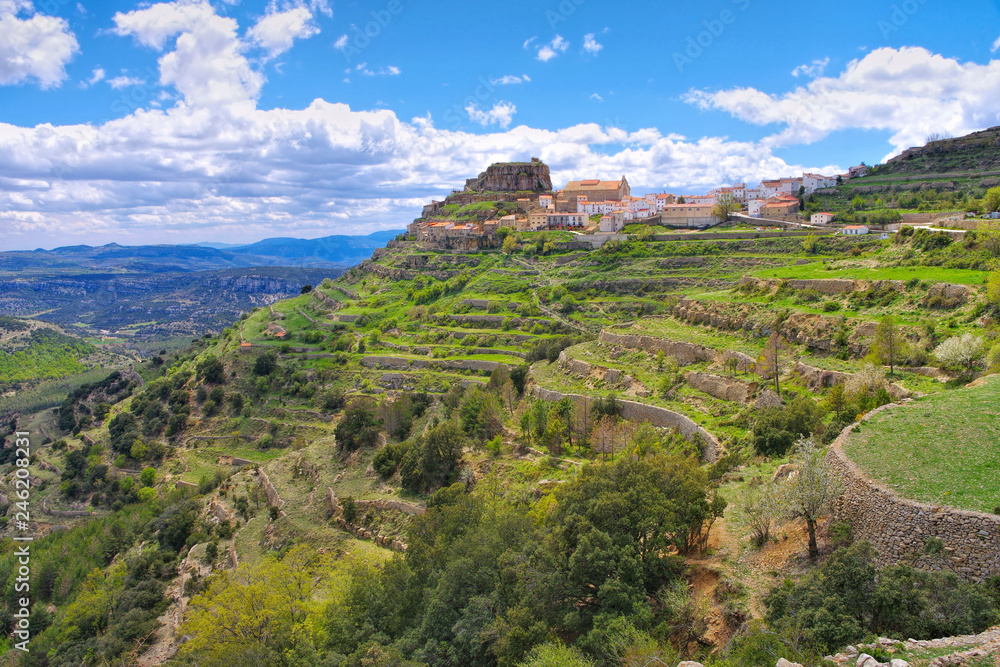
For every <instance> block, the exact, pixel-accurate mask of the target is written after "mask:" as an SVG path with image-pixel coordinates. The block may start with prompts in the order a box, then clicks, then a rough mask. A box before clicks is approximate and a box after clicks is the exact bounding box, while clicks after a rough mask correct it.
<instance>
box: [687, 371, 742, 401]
mask: <svg viewBox="0 0 1000 667" xmlns="http://www.w3.org/2000/svg"><path fill="white" fill-rule="evenodd" d="M685 379H686V380H687V383H688V384H689V385H691V386H692V387H694V388H695V389H697V390H698V391H702V392H705V393H706V394H708V395H709V396H715V397H716V398H720V399H722V400H724V401H733V402H734V403H739V404H740V405H747V404H748V403H750V402H752V401H753V398H754V396H756V394H757V383H756V382H742V381H740V380H734V379H733V378H728V377H723V376H721V375H712V374H710V373H688V374H687V376H686V377H685Z"/></svg>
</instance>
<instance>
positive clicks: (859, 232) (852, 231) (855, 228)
mask: <svg viewBox="0 0 1000 667" xmlns="http://www.w3.org/2000/svg"><path fill="white" fill-rule="evenodd" d="M840 233H841V234H846V235H848V236H864V235H865V234H867V233H868V228H867V227H866V226H864V225H847V226H846V227H844V228H843V229H842V230H840Z"/></svg>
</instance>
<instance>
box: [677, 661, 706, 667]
mask: <svg viewBox="0 0 1000 667" xmlns="http://www.w3.org/2000/svg"><path fill="white" fill-rule="evenodd" d="M677 667H705V665H703V664H701V663H700V662H695V661H694V660H685V661H684V662H681V663H678V664H677Z"/></svg>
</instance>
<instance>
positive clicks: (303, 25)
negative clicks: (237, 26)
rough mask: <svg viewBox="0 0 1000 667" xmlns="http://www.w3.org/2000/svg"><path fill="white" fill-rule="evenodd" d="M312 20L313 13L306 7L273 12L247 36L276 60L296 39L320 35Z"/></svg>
mask: <svg viewBox="0 0 1000 667" xmlns="http://www.w3.org/2000/svg"><path fill="white" fill-rule="evenodd" d="M312 18H313V15H312V12H310V11H309V10H308V9H307V8H305V7H294V8H292V9H289V10H287V11H284V12H273V11H272V12H269V13H268V14H267V15H265V16H264V17H263V18H262V19H260V21H258V22H257V24H256V25H255V26H253V27H252V28H250V30H248V31H247V36H248V37H249V38H250V39H251V40H253V41H254V42H255V43H257V44H258V45H259V46H260V47H261V48H263V49H264V50H265V51H267V57H268V58H274V57H276V56H279V55H281V54H282V53H284V52H285V51H287V50H288V49H290V48H292V44H293V43H294V42H295V40H296V39H308V38H309V37H312V36H313V35H318V34H319V28H317V27H316V26H315V25H314V24H313V21H312Z"/></svg>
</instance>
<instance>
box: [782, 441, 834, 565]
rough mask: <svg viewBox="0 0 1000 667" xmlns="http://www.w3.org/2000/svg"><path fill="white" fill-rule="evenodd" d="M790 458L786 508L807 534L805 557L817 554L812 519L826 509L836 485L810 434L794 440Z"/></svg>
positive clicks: (815, 518) (824, 512)
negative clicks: (793, 471)
mask: <svg viewBox="0 0 1000 667" xmlns="http://www.w3.org/2000/svg"><path fill="white" fill-rule="evenodd" d="M793 461H794V462H795V463H797V464H798V468H799V470H798V472H799V474H798V475H796V477H795V479H794V480H792V481H790V482H789V484H790V487H789V489H788V507H789V510H790V512H791V514H792V516H794V517H802V518H803V519H804V520H805V522H806V530H807V531H808V533H809V557H810V558H812V559H813V560H815V559H816V558H817V557H818V556H819V546H818V545H817V542H816V522H817V521H818V520H819V519H820V517H822V516H823V515H824V514H826V513H827V512H828V511H829V509H830V503H831V502H832V501H833V499H834V498H835V497H836V496H837V492H838V488H837V484H836V482H835V480H834V477H833V473H832V472H831V471H830V468H829V465H827V462H826V453H825V452H824V451H823V450H822V449H820V448H819V447H818V446H817V445H816V442H815V440H813V439H812V438H811V437H809V438H803V439H801V440H799V441H798V442H797V443H796V455H795V457H794V458H793Z"/></svg>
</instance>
